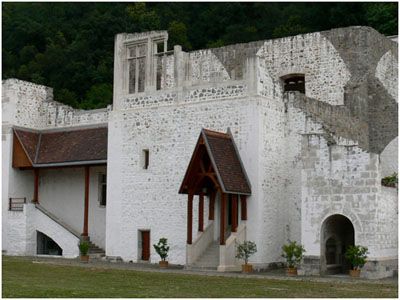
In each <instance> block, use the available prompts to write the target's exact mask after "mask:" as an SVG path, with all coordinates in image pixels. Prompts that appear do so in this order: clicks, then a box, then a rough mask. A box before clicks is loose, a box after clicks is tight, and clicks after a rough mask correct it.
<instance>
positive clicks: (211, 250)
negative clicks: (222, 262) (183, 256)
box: [187, 242, 219, 270]
mask: <svg viewBox="0 0 400 300" xmlns="http://www.w3.org/2000/svg"><path fill="white" fill-rule="evenodd" d="M218 265H219V242H213V243H212V244H211V245H210V246H208V248H207V249H206V250H205V251H204V253H203V254H202V255H201V256H200V257H199V259H198V260H197V261H196V262H195V263H193V264H192V265H191V266H188V267H187V269H188V270H217V268H218Z"/></svg>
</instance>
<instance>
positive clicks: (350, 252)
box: [344, 245, 368, 270]
mask: <svg viewBox="0 0 400 300" xmlns="http://www.w3.org/2000/svg"><path fill="white" fill-rule="evenodd" d="M367 254H368V248H367V247H363V246H359V245H355V246H349V247H348V248H347V250H346V253H345V254H344V256H345V257H346V259H347V260H348V261H349V262H350V263H351V265H352V266H353V270H359V269H361V268H362V267H363V266H364V265H365V262H366V259H367Z"/></svg>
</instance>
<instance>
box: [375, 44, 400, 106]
mask: <svg viewBox="0 0 400 300" xmlns="http://www.w3.org/2000/svg"><path fill="white" fill-rule="evenodd" d="M398 74H399V68H398V62H397V59H396V57H395V56H394V55H393V53H392V52H391V51H388V52H386V53H385V54H384V55H383V56H382V57H381V59H380V60H379V62H378V65H377V66H376V70H375V77H376V78H378V79H379V81H380V82H381V83H382V84H383V86H384V87H385V88H386V89H387V91H388V93H389V94H390V95H391V96H392V97H393V98H394V99H395V100H396V102H399V99H398V89H399V82H398Z"/></svg>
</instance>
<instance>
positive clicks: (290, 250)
mask: <svg viewBox="0 0 400 300" xmlns="http://www.w3.org/2000/svg"><path fill="white" fill-rule="evenodd" d="M282 250H283V254H282V257H284V258H285V259H286V263H287V265H288V267H289V268H295V267H297V266H298V265H299V264H300V262H301V260H302V259H303V254H304V252H306V250H305V249H304V247H303V246H302V245H298V244H297V243H296V241H293V242H291V241H289V244H286V245H283V246H282Z"/></svg>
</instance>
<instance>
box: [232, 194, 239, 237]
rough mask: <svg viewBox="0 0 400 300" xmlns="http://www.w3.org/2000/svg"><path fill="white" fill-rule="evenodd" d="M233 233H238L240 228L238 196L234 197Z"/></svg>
mask: <svg viewBox="0 0 400 300" xmlns="http://www.w3.org/2000/svg"><path fill="white" fill-rule="evenodd" d="M231 210H232V232H236V231H237V227H238V195H232V205H231Z"/></svg>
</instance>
